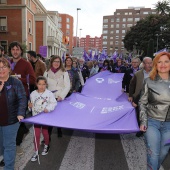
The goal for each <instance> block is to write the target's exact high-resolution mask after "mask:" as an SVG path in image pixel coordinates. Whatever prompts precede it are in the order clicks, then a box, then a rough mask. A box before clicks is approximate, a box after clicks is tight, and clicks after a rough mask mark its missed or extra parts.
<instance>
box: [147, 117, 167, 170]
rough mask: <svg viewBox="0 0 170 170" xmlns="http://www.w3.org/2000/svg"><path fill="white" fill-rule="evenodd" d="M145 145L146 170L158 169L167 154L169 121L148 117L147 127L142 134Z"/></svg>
mask: <svg viewBox="0 0 170 170" xmlns="http://www.w3.org/2000/svg"><path fill="white" fill-rule="evenodd" d="M144 136H145V140H146V145H147V170H158V169H159V168H160V166H161V164H162V162H163V161H164V159H165V157H166V155H167V154H168V151H169V148H170V145H169V144H168V145H165V142H166V141H167V140H168V139H170V122H161V121H158V120H155V119H151V118H148V128H147V131H146V133H145V134H144Z"/></svg>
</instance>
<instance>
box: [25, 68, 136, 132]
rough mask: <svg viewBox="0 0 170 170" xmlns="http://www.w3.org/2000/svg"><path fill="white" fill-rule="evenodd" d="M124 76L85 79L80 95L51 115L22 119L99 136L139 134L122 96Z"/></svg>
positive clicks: (63, 104) (60, 104)
mask: <svg viewBox="0 0 170 170" xmlns="http://www.w3.org/2000/svg"><path fill="white" fill-rule="evenodd" d="M122 77H123V74H121V73H119V74H116V73H110V72H109V71H103V72H100V73H98V74H97V75H95V76H92V77H91V78H89V79H87V81H86V84H85V86H84V88H83V90H82V94H80V93H73V94H72V95H71V96H70V97H69V98H66V99H65V100H64V101H62V102H58V105H57V107H56V109H55V110H54V111H53V112H50V113H41V114H39V115H37V116H34V117H30V118H28V119H24V120H23V121H24V122H28V123H34V124H43V125H50V126H57V127H64V128H71V129H79V130H86V131H91V132H98V133H131V132H137V131H139V127H138V123H137V121H136V114H135V109H134V107H132V105H131V103H130V102H128V99H127V95H126V94H124V93H122V92H121V82H122Z"/></svg>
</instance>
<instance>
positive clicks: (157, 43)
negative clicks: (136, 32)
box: [156, 34, 159, 52]
mask: <svg viewBox="0 0 170 170" xmlns="http://www.w3.org/2000/svg"><path fill="white" fill-rule="evenodd" d="M156 36H157V39H156V52H158V43H159V41H158V37H159V34H156Z"/></svg>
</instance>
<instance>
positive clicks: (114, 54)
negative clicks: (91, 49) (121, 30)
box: [111, 51, 118, 63]
mask: <svg viewBox="0 0 170 170" xmlns="http://www.w3.org/2000/svg"><path fill="white" fill-rule="evenodd" d="M117 56H118V53H117V51H115V52H114V53H113V55H112V57H111V58H112V60H113V61H114V63H116V58H117Z"/></svg>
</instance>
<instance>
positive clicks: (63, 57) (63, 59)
mask: <svg viewBox="0 0 170 170" xmlns="http://www.w3.org/2000/svg"><path fill="white" fill-rule="evenodd" d="M64 61H65V52H64V53H63V56H62V62H63V63H64Z"/></svg>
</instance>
